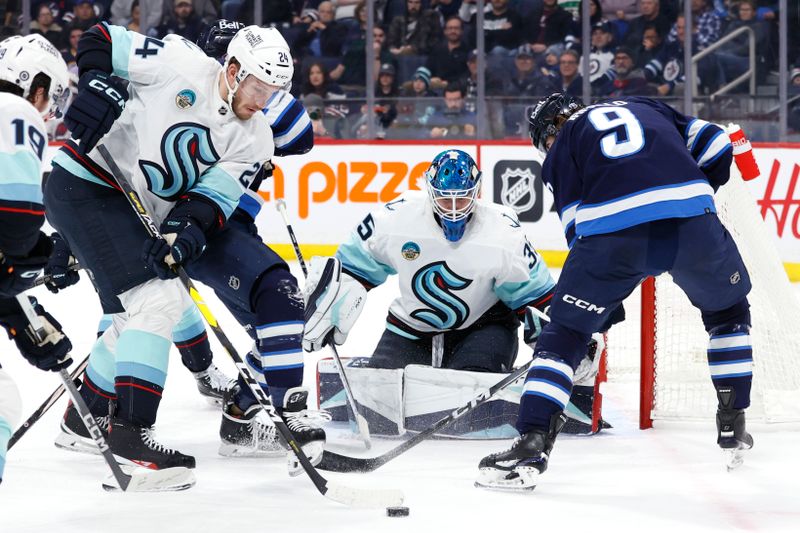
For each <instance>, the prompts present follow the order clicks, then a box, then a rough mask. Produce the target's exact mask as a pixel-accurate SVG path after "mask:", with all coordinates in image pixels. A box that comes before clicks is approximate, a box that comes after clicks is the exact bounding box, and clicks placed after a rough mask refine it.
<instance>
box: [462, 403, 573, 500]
mask: <svg viewBox="0 0 800 533" xmlns="http://www.w3.org/2000/svg"><path fill="white" fill-rule="evenodd" d="M566 421H567V417H566V415H564V413H563V412H558V413H556V414H554V415H553V416H552V417H551V418H550V428H549V429H548V430H544V429H533V430H531V431H529V432H527V433H525V434H523V435H521V436H520V437H518V438H517V439H515V440H514V442H513V444H512V445H511V448H509V449H508V450H505V451H503V452H500V453H493V454H492V455H489V456H487V457H484V458H483V459H481V462H480V464H479V465H478V469H479V474H478V480H477V481H475V486H476V487H481V488H487V489H498V490H510V491H523V490H533V489H535V488H536V483H537V478H538V476H539V474H542V473H543V472H544V471H545V470H547V461H548V459H549V457H550V452H551V451H552V449H553V444H555V441H556V437H557V436H558V433H559V432H560V431H561V428H563V427H564V424H565V423H566Z"/></svg>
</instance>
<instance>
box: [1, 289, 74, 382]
mask: <svg viewBox="0 0 800 533" xmlns="http://www.w3.org/2000/svg"><path fill="white" fill-rule="evenodd" d="M29 298H30V297H29ZM30 300H31V303H32V304H33V307H34V309H35V310H36V314H37V315H39V316H40V317H41V324H42V327H43V329H44V339H43V340H42V341H39V342H37V341H36V337H35V336H34V334H33V328H32V327H31V325H30V323H29V322H28V318H27V317H26V316H25V313H24V312H23V311H22V307H21V306H20V305H19V302H18V301H17V300H16V298H9V299H6V300H3V301H0V325H2V326H3V327H4V328H6V331H7V332H8V338H9V339H12V340H13V341H14V343H16V345H17V348H18V349H19V351H20V353H21V354H22V355H23V356H24V357H25V359H27V360H28V362H29V363H30V364H32V365H33V366H35V367H36V368H40V369H42V370H52V371H54V372H57V371H59V370H61V369H62V368H67V367H68V366H69V365H71V364H72V358H70V356H69V352H70V350H72V343H71V342H70V340H69V339H68V338H67V337H66V335H64V332H63V331H62V330H61V324H59V323H58V321H57V320H56V319H55V318H53V317H52V316H51V315H50V313H48V312H47V311H45V310H44V307H42V306H41V305H39V304H38V303H37V302H36V299H35V298H30Z"/></svg>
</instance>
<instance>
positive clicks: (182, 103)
mask: <svg viewBox="0 0 800 533" xmlns="http://www.w3.org/2000/svg"><path fill="white" fill-rule="evenodd" d="M195 100H197V96H196V95H195V94H194V91H190V90H189V89H184V90H182V91H181V92H179V93H178V94H177V95H175V105H177V106H178V107H179V108H181V109H189V108H190V107H192V106H193V105H194V102H195Z"/></svg>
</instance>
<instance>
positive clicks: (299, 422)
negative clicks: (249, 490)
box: [283, 387, 330, 476]
mask: <svg viewBox="0 0 800 533" xmlns="http://www.w3.org/2000/svg"><path fill="white" fill-rule="evenodd" d="M307 404H308V389H306V388H305V387H294V388H291V389H289V390H287V391H286V395H285V396H284V398H283V419H284V420H285V421H286V425H287V426H288V427H289V430H290V431H291V432H292V435H294V438H295V440H296V441H297V443H298V444H300V446H301V447H302V448H303V452H305V454H306V455H307V456H308V459H309V460H310V461H311V464H313V465H314V466H316V465H318V464H319V462H320V461H321V460H322V451H323V448H324V447H325V430H324V429H322V428H321V427H318V426H317V425H315V424H314V420H325V419H327V420H330V416H327V417H326V415H327V413H324V412H322V411H309V409H308V405H307ZM323 413H324V414H323ZM312 414H313V415H314V416H312ZM302 471H303V470H302V466H301V465H300V463H299V462H298V461H297V457H295V455H294V454H289V474H290V475H292V476H296V475H298V474H299V473H300V472H302Z"/></svg>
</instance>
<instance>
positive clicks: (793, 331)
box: [608, 166, 800, 429]
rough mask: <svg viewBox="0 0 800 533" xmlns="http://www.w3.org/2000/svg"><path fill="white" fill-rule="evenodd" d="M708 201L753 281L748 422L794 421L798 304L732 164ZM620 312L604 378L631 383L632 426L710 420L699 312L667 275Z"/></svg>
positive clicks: (798, 383) (799, 351) (799, 388)
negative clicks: (635, 420) (634, 386)
mask: <svg viewBox="0 0 800 533" xmlns="http://www.w3.org/2000/svg"><path fill="white" fill-rule="evenodd" d="M715 202H716V205H717V211H718V214H719V217H720V219H721V220H722V222H723V224H725V227H726V228H727V229H728V231H729V232H730V233H731V235H732V236H733V238H734V240H735V241H736V244H737V246H738V247H739V251H740V253H741V255H742V258H743V259H744V262H745V265H746V266H747V270H748V272H749V274H750V278H751V280H752V283H753V289H752V291H751V292H750V294H749V295H748V300H749V302H750V312H751V316H752V328H751V331H750V336H751V341H752V345H753V388H752V393H751V406H750V408H749V409H748V411H747V416H748V420H753V421H761V422H798V421H800V409H798V406H800V303H798V298H797V294H796V290H795V288H794V287H792V285H791V283H790V282H789V279H788V277H787V275H786V272H785V270H784V268H783V263H782V261H781V259H780V256H779V255H778V251H777V249H776V248H775V244H774V236H772V235H770V231H769V230H768V228H767V225H766V224H765V223H764V220H763V218H762V216H761V214H760V212H759V209H758V206H757V205H756V202H755V200H754V199H753V197H752V195H751V194H750V193H749V191H748V190H747V186H746V185H745V184H744V182H743V181H742V178H741V175H740V174H739V172H738V171H737V170H736V168H735V166H734V167H733V168H732V170H731V179H730V181H729V182H728V183H727V184H726V185H724V186H723V187H721V188H720V190H719V191H718V192H717V195H716V198H715ZM697 260H698V261H702V260H703V258H702V257H698V258H697ZM625 308H626V314H627V317H628V318H627V319H626V321H625V322H623V323H621V324H618V325H616V326H614V327H612V328H611V330H610V332H609V335H608V351H609V355H608V358H609V359H608V368H609V379H610V380H611V381H633V380H635V379H636V377H638V378H639V387H640V402H639V427H640V428H641V429H647V428H650V427H652V424H653V420H654V419H672V420H690V419H712V418H713V417H714V414H715V412H716V407H717V399H716V394H715V391H714V387H713V385H712V384H711V378H710V372H709V368H708V361H707V357H706V349H707V347H708V334H707V333H706V332H705V329H704V328H703V323H702V320H701V318H700V312H699V311H698V310H697V309H695V308H694V307H692V305H691V304H690V303H689V300H688V298H687V297H686V296H685V295H684V293H683V291H681V290H680V289H679V288H678V287H677V285H675V284H674V283H673V282H672V278H671V277H670V275H669V274H663V275H661V276H658V277H657V278H656V279H653V278H650V279H648V280H646V281H645V282H644V283H643V284H642V286H641V287H640V289H638V290H637V291H635V292H634V293H633V294H632V295H631V297H629V298H628V299H627V300H626V301H625ZM637 371H638V372H637Z"/></svg>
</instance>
